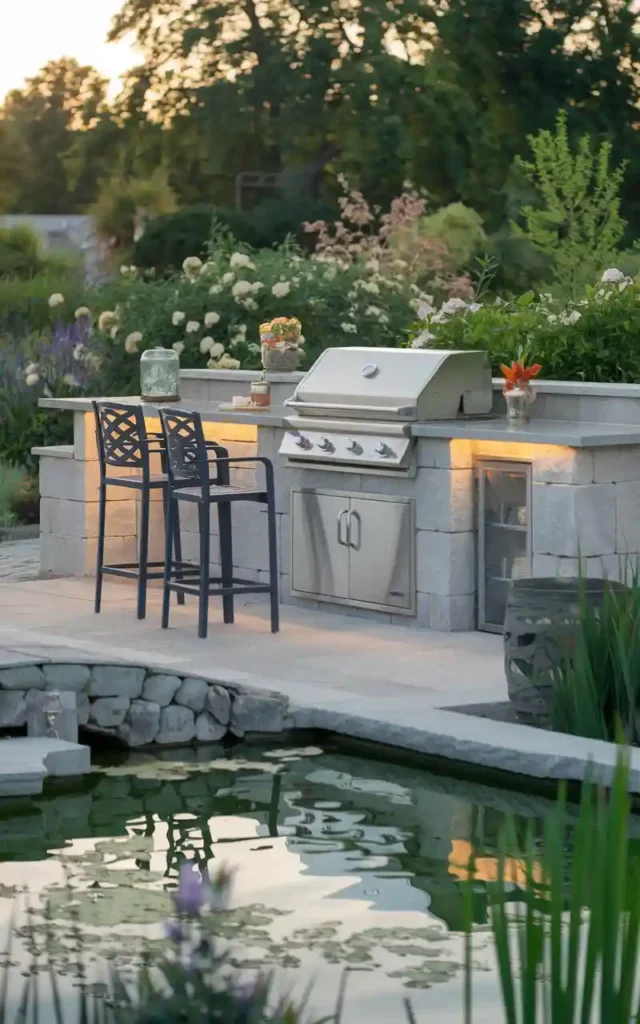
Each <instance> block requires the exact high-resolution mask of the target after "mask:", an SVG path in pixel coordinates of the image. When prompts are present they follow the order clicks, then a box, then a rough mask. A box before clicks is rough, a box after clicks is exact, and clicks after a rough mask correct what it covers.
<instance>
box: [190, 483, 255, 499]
mask: <svg viewBox="0 0 640 1024" xmlns="http://www.w3.org/2000/svg"><path fill="white" fill-rule="evenodd" d="M172 493H173V496H174V498H175V499H176V501H205V502H207V501H209V502H211V503H214V502H216V501H222V500H224V501H260V502H266V500H267V494H266V491H256V490H255V488H253V487H235V486H234V485H233V484H212V485H211V487H210V488H209V491H208V492H205V494H204V497H203V494H202V488H201V487H179V486H178V487H176V488H175V490H174V491H173V492H172Z"/></svg>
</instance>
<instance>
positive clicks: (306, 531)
mask: <svg viewBox="0 0 640 1024" xmlns="http://www.w3.org/2000/svg"><path fill="white" fill-rule="evenodd" d="M291 497H292V509H291V511H292V516H293V522H292V531H293V550H292V553H291V556H292V580H291V584H292V589H293V590H294V591H300V592H301V593H305V594H309V595H311V594H318V595H319V596H322V597H336V598H347V597H348V596H349V549H348V547H347V546H346V538H347V527H348V516H349V499H348V498H344V497H335V496H334V495H330V494H320V493H317V492H314V491H293V492H292V495H291Z"/></svg>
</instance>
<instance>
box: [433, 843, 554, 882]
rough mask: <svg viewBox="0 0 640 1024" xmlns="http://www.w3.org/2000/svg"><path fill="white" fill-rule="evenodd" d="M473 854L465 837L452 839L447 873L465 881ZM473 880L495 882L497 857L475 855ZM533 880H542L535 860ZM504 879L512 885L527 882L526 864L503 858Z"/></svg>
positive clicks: (521, 861) (496, 877)
mask: <svg viewBox="0 0 640 1024" xmlns="http://www.w3.org/2000/svg"><path fill="white" fill-rule="evenodd" d="M473 854H474V849H473V846H472V845H471V843H470V842H468V841H467V840H466V839H452V840H451V853H450V854H449V869H448V870H449V874H450V875H453V877H454V878H458V879H459V880H460V881H461V882H466V881H467V879H468V878H469V862H470V860H471V859H472V855H473ZM473 866H474V874H473V877H474V879H475V880H477V881H480V882H497V881H498V870H499V867H500V865H499V861H498V858H497V857H476V858H475V860H474V864H473ZM532 873H533V881H534V882H538V883H542V882H544V874H543V872H542V868H541V866H540V865H539V864H538V863H537V861H534V862H533V872H532ZM504 880H505V882H512V883H513V884H514V885H526V884H527V865H526V863H525V862H524V861H523V860H515V859H514V858H513V857H505V859H504Z"/></svg>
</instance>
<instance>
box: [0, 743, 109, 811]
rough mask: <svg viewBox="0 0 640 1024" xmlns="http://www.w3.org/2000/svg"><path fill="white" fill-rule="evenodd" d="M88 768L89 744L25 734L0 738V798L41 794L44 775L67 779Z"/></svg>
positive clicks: (89, 765) (86, 770) (89, 763)
mask: <svg viewBox="0 0 640 1024" xmlns="http://www.w3.org/2000/svg"><path fill="white" fill-rule="evenodd" d="M90 770H91V753H90V750H89V747H86V746H83V745H81V744H79V743H67V742H66V741H65V740H55V739H48V738H38V739H36V738H31V737H27V736H24V737H23V736H20V737H12V738H11V739H8V740H0V798H1V797H12V796H29V795H33V794H38V793H41V792H42V784H43V782H44V780H45V778H46V777H47V776H48V775H50V776H53V777H54V778H69V777H71V776H76V775H84V774H86V773H87V772H89V771H90Z"/></svg>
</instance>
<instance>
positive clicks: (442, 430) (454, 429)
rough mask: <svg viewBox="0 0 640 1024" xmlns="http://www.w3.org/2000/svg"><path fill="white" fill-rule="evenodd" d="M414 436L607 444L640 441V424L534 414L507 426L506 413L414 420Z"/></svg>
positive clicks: (565, 444) (578, 445)
mask: <svg viewBox="0 0 640 1024" xmlns="http://www.w3.org/2000/svg"><path fill="white" fill-rule="evenodd" d="M411 434H412V436H413V437H443V438H460V439H464V440H469V441H503V442H509V441H518V442H524V443H528V444H555V445H562V446H563V447H565V448H604V447H606V446H607V445H631V444H640V424H637V425H636V424H630V423H590V422H588V421H584V422H579V421H572V420H545V419H535V417H532V419H531V422H530V423H528V424H527V425H526V426H523V427H517V428H513V427H508V426H507V421H506V418H505V417H495V418H491V419H477V420H431V421H430V422H428V423H414V424H413V425H412V427H411Z"/></svg>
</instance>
